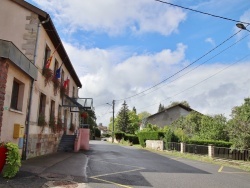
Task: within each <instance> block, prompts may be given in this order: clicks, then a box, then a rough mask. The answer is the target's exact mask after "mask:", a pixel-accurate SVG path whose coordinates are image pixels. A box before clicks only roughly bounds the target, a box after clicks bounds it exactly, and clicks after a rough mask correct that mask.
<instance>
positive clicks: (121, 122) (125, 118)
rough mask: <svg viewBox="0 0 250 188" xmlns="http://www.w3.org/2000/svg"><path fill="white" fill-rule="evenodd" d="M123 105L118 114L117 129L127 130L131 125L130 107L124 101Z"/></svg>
mask: <svg viewBox="0 0 250 188" xmlns="http://www.w3.org/2000/svg"><path fill="white" fill-rule="evenodd" d="M122 105H123V107H122V108H121V109H120V111H119V112H118V115H117V118H116V119H117V131H122V132H127V128H128V125H129V123H130V122H129V109H128V106H127V104H126V102H125V101H124V103H123V104H122Z"/></svg>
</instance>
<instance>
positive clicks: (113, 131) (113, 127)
mask: <svg viewBox="0 0 250 188" xmlns="http://www.w3.org/2000/svg"><path fill="white" fill-rule="evenodd" d="M112 106H113V126H112V143H114V136H115V135H114V134H115V125H114V124H115V100H113V102H112Z"/></svg>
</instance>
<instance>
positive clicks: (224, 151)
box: [165, 142, 250, 161]
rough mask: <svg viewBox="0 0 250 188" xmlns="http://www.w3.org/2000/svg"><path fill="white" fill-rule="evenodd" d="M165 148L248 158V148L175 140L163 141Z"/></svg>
mask: <svg viewBox="0 0 250 188" xmlns="http://www.w3.org/2000/svg"><path fill="white" fill-rule="evenodd" d="M165 149H167V150H175V151H179V152H181V153H192V154H198V155H208V156H209V157H215V158H223V159H232V160H244V161H249V160H250V150H237V149H231V148H225V147H216V146H212V145H209V146H205V145H196V144H185V143H177V142H167V143H165Z"/></svg>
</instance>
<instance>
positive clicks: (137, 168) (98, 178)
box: [89, 160, 145, 188]
mask: <svg viewBox="0 0 250 188" xmlns="http://www.w3.org/2000/svg"><path fill="white" fill-rule="evenodd" d="M95 161H97V160H95ZM98 161H99V162H102V163H110V164H114V165H120V166H128V167H134V168H136V169H133V170H126V171H121V172H113V173H108V174H100V175H97V176H91V177H89V178H91V179H96V180H99V181H103V182H106V183H111V184H114V185H118V186H120V187H126V188H132V187H129V186H127V185H123V184H119V183H115V182H112V181H108V180H104V179H101V178H100V177H103V176H110V175H115V174H123V173H128V172H135V171H138V170H144V169H145V168H143V167H139V166H132V165H126V164H120V163H111V162H107V161H102V160H98Z"/></svg>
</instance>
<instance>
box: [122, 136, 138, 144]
mask: <svg viewBox="0 0 250 188" xmlns="http://www.w3.org/2000/svg"><path fill="white" fill-rule="evenodd" d="M124 140H125V141H129V142H130V143H133V144H139V139H138V136H136V135H133V134H125V136H124Z"/></svg>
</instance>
